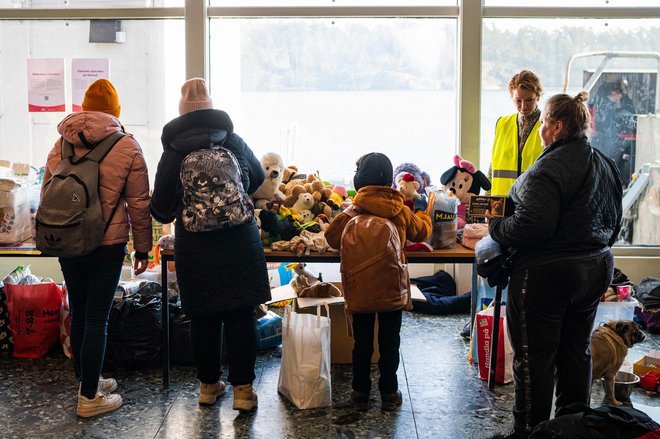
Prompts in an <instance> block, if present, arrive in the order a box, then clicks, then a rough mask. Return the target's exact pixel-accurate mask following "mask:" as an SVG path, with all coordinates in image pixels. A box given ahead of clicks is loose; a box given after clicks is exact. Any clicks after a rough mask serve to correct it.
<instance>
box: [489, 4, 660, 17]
mask: <svg viewBox="0 0 660 439" xmlns="http://www.w3.org/2000/svg"><path fill="white" fill-rule="evenodd" d="M483 17H484V18H594V19H595V18H609V19H613V18H622V19H632V18H660V8H658V7H641V6H640V7H635V8H619V7H612V8H587V7H581V8H571V7H513V6H512V7H506V6H498V7H493V6H491V7H488V6H484V8H483Z"/></svg>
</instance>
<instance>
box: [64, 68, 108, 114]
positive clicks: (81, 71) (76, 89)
mask: <svg viewBox="0 0 660 439" xmlns="http://www.w3.org/2000/svg"><path fill="white" fill-rule="evenodd" d="M101 78H105V79H110V60H109V59H108V58H73V59H72V60H71V89H72V100H71V102H73V111H74V112H78V111H82V101H83V97H84V96H85V91H86V90H87V87H89V85H90V84H91V83H92V82H94V81H96V80H97V79H101Z"/></svg>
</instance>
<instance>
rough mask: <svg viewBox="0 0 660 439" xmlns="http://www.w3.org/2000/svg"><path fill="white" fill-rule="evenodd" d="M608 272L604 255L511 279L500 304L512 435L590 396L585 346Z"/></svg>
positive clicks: (609, 258)
mask: <svg viewBox="0 0 660 439" xmlns="http://www.w3.org/2000/svg"><path fill="white" fill-rule="evenodd" d="M613 271H614V258H613V256H612V253H611V252H610V251H607V252H606V253H604V254H601V255H598V256H596V257H591V258H588V259H578V260H576V259H571V260H568V259H566V260H562V261H559V262H553V263H548V264H544V265H542V266H537V267H533V268H530V269H527V270H523V271H519V272H517V273H514V274H513V275H512V276H511V280H510V283H509V292H508V298H507V304H506V315H507V324H508V328H509V334H510V337H511V343H512V345H513V351H514V360H513V375H514V388H515V404H514V408H513V415H514V426H515V429H516V431H517V432H519V433H526V432H529V431H531V429H533V428H534V426H536V425H537V424H538V423H540V422H542V421H545V420H547V419H549V418H550V413H551V409H552V397H553V391H554V389H555V384H556V386H557V387H556V392H557V400H556V406H555V416H560V415H562V411H563V410H564V409H565V407H566V406H567V405H569V404H571V403H574V402H583V403H585V404H586V403H588V401H589V394H590V392H591V352H590V351H589V341H590V337H591V329H592V326H593V322H594V319H595V317H596V307H597V306H598V301H599V299H600V296H601V295H602V294H603V293H604V292H605V290H606V289H607V287H608V286H609V284H610V282H611V281H612V275H613Z"/></svg>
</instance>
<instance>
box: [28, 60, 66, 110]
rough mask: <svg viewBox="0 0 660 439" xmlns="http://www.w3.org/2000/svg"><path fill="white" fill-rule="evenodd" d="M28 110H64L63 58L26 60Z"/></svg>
mask: <svg viewBox="0 0 660 439" xmlns="http://www.w3.org/2000/svg"><path fill="white" fill-rule="evenodd" d="M28 110H29V111H30V112H31V113H35V112H42V111H49V112H50V111H65V110H64V58H30V59H28Z"/></svg>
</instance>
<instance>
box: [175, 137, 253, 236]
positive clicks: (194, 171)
mask: <svg viewBox="0 0 660 439" xmlns="http://www.w3.org/2000/svg"><path fill="white" fill-rule="evenodd" d="M241 176H242V170H241V167H240V165H239V164H238V160H237V159H236V157H235V156H234V154H233V153H232V152H231V151H229V150H228V149H227V148H225V147H222V146H219V145H213V146H211V147H210V148H204V149H198V150H197V151H193V152H191V153H190V154H188V155H187V156H186V157H185V158H184V159H183V162H181V171H180V179H181V190H182V195H183V197H182V198H183V211H182V212H181V220H182V222H183V226H184V227H185V229H186V230H188V231H189V232H208V231H211V230H219V229H229V228H231V227H236V226H240V225H242V224H246V223H248V222H250V221H252V218H254V205H253V204H252V199H251V198H250V196H249V195H248V194H247V193H246V192H245V189H244V188H243V181H242V178H241Z"/></svg>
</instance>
